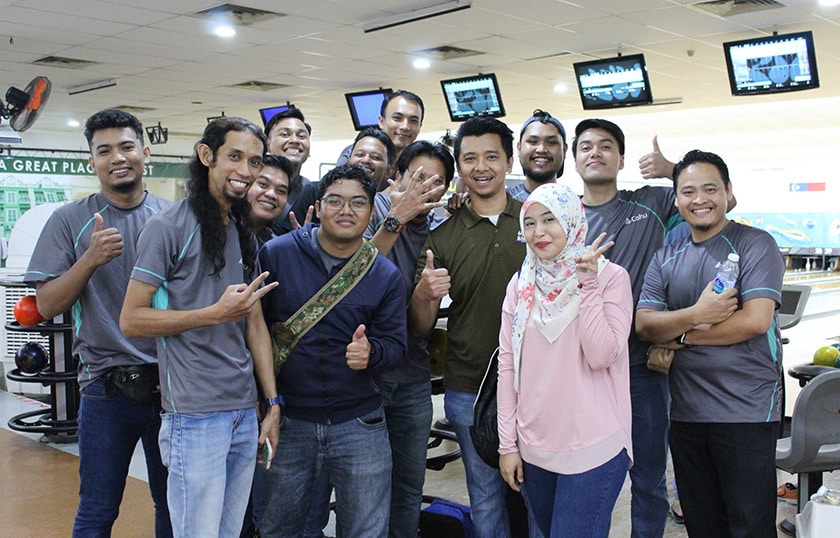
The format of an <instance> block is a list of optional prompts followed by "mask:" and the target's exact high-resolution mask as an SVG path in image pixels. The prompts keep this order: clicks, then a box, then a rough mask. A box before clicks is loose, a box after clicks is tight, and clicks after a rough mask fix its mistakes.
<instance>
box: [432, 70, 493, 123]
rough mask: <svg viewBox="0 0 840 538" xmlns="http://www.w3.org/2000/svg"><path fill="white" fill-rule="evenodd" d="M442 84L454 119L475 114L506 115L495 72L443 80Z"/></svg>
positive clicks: (458, 119) (462, 119)
mask: <svg viewBox="0 0 840 538" xmlns="http://www.w3.org/2000/svg"><path fill="white" fill-rule="evenodd" d="M440 86H441V88H443V96H444V97H445V98H446V107H447V109H449V118H450V119H451V120H452V121H465V120H468V119H470V118H472V117H473V116H490V117H493V118H500V117H502V116H504V115H505V105H504V104H503V103H502V94H501V92H500V91H499V82H498V81H497V80H496V75H495V74H494V73H489V74H486V75H476V76H473V77H463V78H455V79H451V80H441V81H440Z"/></svg>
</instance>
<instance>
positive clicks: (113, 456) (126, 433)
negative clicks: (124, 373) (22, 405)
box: [73, 377, 172, 538]
mask: <svg viewBox="0 0 840 538" xmlns="http://www.w3.org/2000/svg"><path fill="white" fill-rule="evenodd" d="M160 411H161V409H160V406H158V405H143V404H137V403H134V402H132V401H130V400H128V399H126V398H125V396H123V395H122V394H119V393H117V394H115V395H114V396H112V397H108V396H106V395H105V379H104V378H102V377H100V378H99V379H97V380H95V381H94V382H93V383H91V384H90V385H88V386H87V387H85V388H84V390H82V399H81V405H80V407H79V417H78V420H79V478H80V483H81V484H80V487H79V510H78V512H77V514H76V521H75V524H74V525H73V536H74V537H99V536H111V527H112V526H113V524H114V521H115V520H116V519H117V515H118V514H119V511H120V502H121V501H122V497H123V490H124V489H125V481H126V477H127V476H128V467H129V464H130V463H131V457H132V455H133V454H134V448H135V447H136V446H137V442H138V441H141V440H142V441H143V451H144V452H145V454H146V470H147V472H148V478H149V489H150V490H151V492H152V500H153V501H154V504H155V536H157V537H158V538H161V537H168V536H172V528H171V527H170V525H169V509H168V507H167V504H166V468H165V467H164V466H163V464H162V463H161V459H160V450H159V449H158V444H157V436H158V430H159V428H160Z"/></svg>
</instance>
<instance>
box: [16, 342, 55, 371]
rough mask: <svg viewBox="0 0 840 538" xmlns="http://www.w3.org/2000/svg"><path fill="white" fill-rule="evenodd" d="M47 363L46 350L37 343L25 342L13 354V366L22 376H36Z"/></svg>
mask: <svg viewBox="0 0 840 538" xmlns="http://www.w3.org/2000/svg"><path fill="white" fill-rule="evenodd" d="M48 362H49V359H48V357H47V350H46V349H44V346H42V345H41V344H39V343H38V342H27V343H25V344H23V345H22V346H20V349H18V350H17V351H16V352H15V364H16V365H17V367H18V368H19V369H20V371H21V373H24V374H37V373H38V372H40V371H41V370H43V369H44V368H46V367H47V363H48Z"/></svg>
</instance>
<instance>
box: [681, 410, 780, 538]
mask: <svg viewBox="0 0 840 538" xmlns="http://www.w3.org/2000/svg"><path fill="white" fill-rule="evenodd" d="M778 427H779V423H778V422H763V423H755V424H752V423H750V424H743V423H731V424H729V423H690V422H672V423H671V434H670V439H671V458H672V460H673V462H674V474H675V476H676V479H677V481H678V482H679V484H680V504H681V505H682V509H683V514H684V515H685V527H686V530H687V531H688V535H689V536H692V537H699V538H703V537H710V538H712V537H714V538H717V537H727V536H728V537H732V538H740V537H748V536H749V537H756V538H758V537H767V538H775V537H776V438H777V435H778Z"/></svg>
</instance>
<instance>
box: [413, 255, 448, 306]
mask: <svg viewBox="0 0 840 538" xmlns="http://www.w3.org/2000/svg"><path fill="white" fill-rule="evenodd" d="M449 286H450V282H449V271H447V270H446V268H445V267H441V268H440V269H435V255H434V254H433V253H432V251H431V250H427V251H426V266H425V267H424V268H423V272H422V273H421V274H420V282H418V283H417V289H416V290H415V291H414V293H416V294H417V295H418V297H419V298H421V299H423V300H426V301H437V300H438V299H440V298H441V297H443V296H444V295H446V294H447V293H449Z"/></svg>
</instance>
